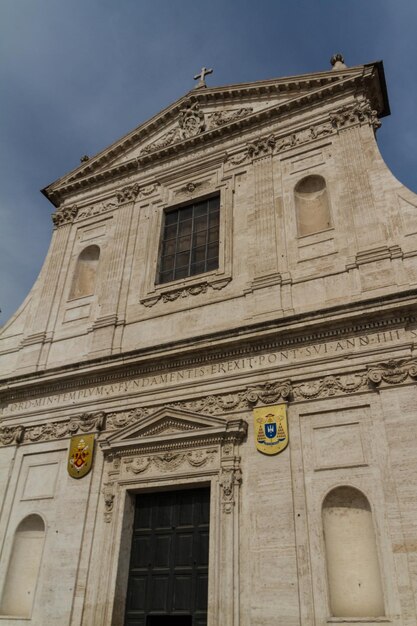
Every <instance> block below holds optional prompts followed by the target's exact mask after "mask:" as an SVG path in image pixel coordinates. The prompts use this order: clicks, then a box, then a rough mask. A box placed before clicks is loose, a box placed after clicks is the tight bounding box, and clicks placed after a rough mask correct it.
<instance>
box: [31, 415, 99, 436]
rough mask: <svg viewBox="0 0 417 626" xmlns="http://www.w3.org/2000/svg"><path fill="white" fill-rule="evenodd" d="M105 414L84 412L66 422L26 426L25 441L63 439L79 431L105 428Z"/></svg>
mask: <svg viewBox="0 0 417 626" xmlns="http://www.w3.org/2000/svg"><path fill="white" fill-rule="evenodd" d="M104 424H105V414H104V413H103V412H98V413H83V414H82V415H79V416H78V417H73V418H71V419H70V420H69V421H66V422H53V423H51V424H41V425H40V426H29V427H28V428H25V431H24V436H23V440H24V441H32V442H34V441H50V440H51V439H61V438H62V437H67V436H72V435H75V434H76V433H77V432H83V433H87V432H93V431H100V430H102V429H103V428H104Z"/></svg>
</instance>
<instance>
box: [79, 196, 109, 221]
mask: <svg viewBox="0 0 417 626" xmlns="http://www.w3.org/2000/svg"><path fill="white" fill-rule="evenodd" d="M116 206H117V204H116V202H113V201H111V200H110V201H108V202H100V203H99V204H93V205H92V206H89V207H83V208H82V209H80V210H79V211H78V214H77V221H78V220H82V219H85V218H87V217H93V216H95V215H101V214H102V213H107V211H111V210H112V209H114V208H115V207H116Z"/></svg>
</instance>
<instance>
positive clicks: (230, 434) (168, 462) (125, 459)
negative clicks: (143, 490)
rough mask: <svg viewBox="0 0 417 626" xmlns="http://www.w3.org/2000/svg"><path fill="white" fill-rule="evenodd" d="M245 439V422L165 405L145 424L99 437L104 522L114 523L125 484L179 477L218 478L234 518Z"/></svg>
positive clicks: (225, 507) (225, 505)
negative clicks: (116, 506)
mask: <svg viewBox="0 0 417 626" xmlns="http://www.w3.org/2000/svg"><path fill="white" fill-rule="evenodd" d="M142 415H143V414H142ZM173 426H174V428H173ZM172 431H173V432H172ZM246 435H247V422H246V421H245V420H244V419H240V418H232V419H230V418H227V417H225V416H222V417H220V418H218V417H212V416H203V415H201V414H198V413H195V412H194V413H192V412H190V411H184V410H178V409H175V408H172V407H169V406H165V407H162V408H160V409H155V408H154V409H153V410H152V412H150V414H149V415H147V416H146V417H145V418H144V419H143V420H142V423H141V424H133V425H129V424H128V425H127V426H125V427H124V428H122V429H121V430H120V431H118V432H115V433H109V434H108V435H107V437H101V438H100V439H101V440H100V446H101V449H102V451H103V455H104V460H105V478H104V483H103V488H102V494H103V497H104V521H105V522H110V521H111V518H112V513H113V507H114V503H115V500H116V499H117V493H118V491H120V485H121V484H123V485H124V487H126V485H130V484H134V485H137V484H138V483H139V482H141V481H146V482H147V481H149V479H153V480H154V479H155V478H158V480H160V479H164V478H172V476H173V475H179V474H181V476H182V477H186V478H190V477H191V478H192V477H196V476H200V477H201V476H204V477H206V478H207V477H209V476H212V477H217V480H218V483H219V486H220V488H221V502H222V510H223V512H225V513H231V512H232V510H233V506H234V503H235V498H236V496H237V491H238V488H239V486H240V483H241V481H242V473H241V471H240V456H239V455H238V449H239V446H240V444H241V443H242V442H243V441H244V439H245V438H246ZM145 475H146V476H145Z"/></svg>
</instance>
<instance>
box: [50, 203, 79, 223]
mask: <svg viewBox="0 0 417 626" xmlns="http://www.w3.org/2000/svg"><path fill="white" fill-rule="evenodd" d="M77 213H78V207H77V205H76V204H74V205H73V206H69V207H65V208H62V209H59V210H58V211H56V212H55V213H53V214H52V221H53V223H54V226H55V228H59V227H60V226H65V225H66V224H71V223H72V222H73V221H74V220H75V218H76V217H77Z"/></svg>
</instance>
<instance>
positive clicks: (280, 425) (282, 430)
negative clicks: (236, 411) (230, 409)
mask: <svg viewBox="0 0 417 626" xmlns="http://www.w3.org/2000/svg"><path fill="white" fill-rule="evenodd" d="M253 417H254V434H255V445H256V448H257V449H258V450H259V452H262V453H263V454H278V453H279V452H282V451H283V450H285V448H286V447H287V446H288V421H287V405H286V404H276V405H274V406H262V407H259V408H258V409H254V410H253Z"/></svg>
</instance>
